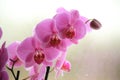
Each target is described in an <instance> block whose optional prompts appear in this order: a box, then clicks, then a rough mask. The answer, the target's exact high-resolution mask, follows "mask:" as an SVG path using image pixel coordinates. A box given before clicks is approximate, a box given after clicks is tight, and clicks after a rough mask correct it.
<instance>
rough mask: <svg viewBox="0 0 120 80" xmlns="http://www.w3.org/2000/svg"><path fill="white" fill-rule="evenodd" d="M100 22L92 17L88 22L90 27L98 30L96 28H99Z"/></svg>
mask: <svg viewBox="0 0 120 80" xmlns="http://www.w3.org/2000/svg"><path fill="white" fill-rule="evenodd" d="M101 26H102V25H101V23H100V22H99V21H98V20H96V19H93V20H92V21H91V22H90V27H91V28H92V29H95V30H98V29H100V28H101Z"/></svg>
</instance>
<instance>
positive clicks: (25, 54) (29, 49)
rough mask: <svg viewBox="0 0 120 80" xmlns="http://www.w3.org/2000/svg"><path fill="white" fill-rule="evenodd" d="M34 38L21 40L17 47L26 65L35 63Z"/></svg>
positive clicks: (19, 55)
mask: <svg viewBox="0 0 120 80" xmlns="http://www.w3.org/2000/svg"><path fill="white" fill-rule="evenodd" d="M32 39H33V37H29V38H26V39H25V40H24V41H22V42H21V44H20V45H19V46H18V49H17V51H18V53H17V55H18V57H19V58H20V60H21V61H23V62H24V63H25V64H26V67H28V66H30V65H32V64H33V63H34V60H33V54H34V47H33V45H32ZM27 65H28V66H27Z"/></svg>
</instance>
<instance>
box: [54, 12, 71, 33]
mask: <svg viewBox="0 0 120 80" xmlns="http://www.w3.org/2000/svg"><path fill="white" fill-rule="evenodd" d="M54 19H55V21H56V26H57V28H58V30H59V31H60V32H63V30H64V29H65V28H66V26H67V25H68V24H69V22H70V15H69V14H68V13H67V12H66V13H65V12H64V13H61V14H57V15H56V16H55V17H54Z"/></svg>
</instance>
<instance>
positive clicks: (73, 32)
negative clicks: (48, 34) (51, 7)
mask: <svg viewBox="0 0 120 80" xmlns="http://www.w3.org/2000/svg"><path fill="white" fill-rule="evenodd" d="M54 19H55V21H56V26H57V28H58V31H59V33H60V36H61V38H67V39H69V40H70V41H72V42H73V43H76V44H77V42H78V40H79V39H81V38H83V37H84V36H85V34H86V28H85V24H84V22H83V21H82V20H81V19H80V16H79V12H78V11H77V10H72V11H70V12H68V11H66V10H65V9H64V8H60V9H58V10H57V14H56V15H55V16H54Z"/></svg>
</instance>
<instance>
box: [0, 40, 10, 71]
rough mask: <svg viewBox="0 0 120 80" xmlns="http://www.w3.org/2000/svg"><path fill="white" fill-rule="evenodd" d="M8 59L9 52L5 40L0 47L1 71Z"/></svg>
mask: <svg viewBox="0 0 120 80" xmlns="http://www.w3.org/2000/svg"><path fill="white" fill-rule="evenodd" d="M7 60H8V52H7V49H6V48H5V42H4V43H3V44H2V47H1V48H0V71H1V70H2V69H3V67H4V66H5V64H6V63H7Z"/></svg>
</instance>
